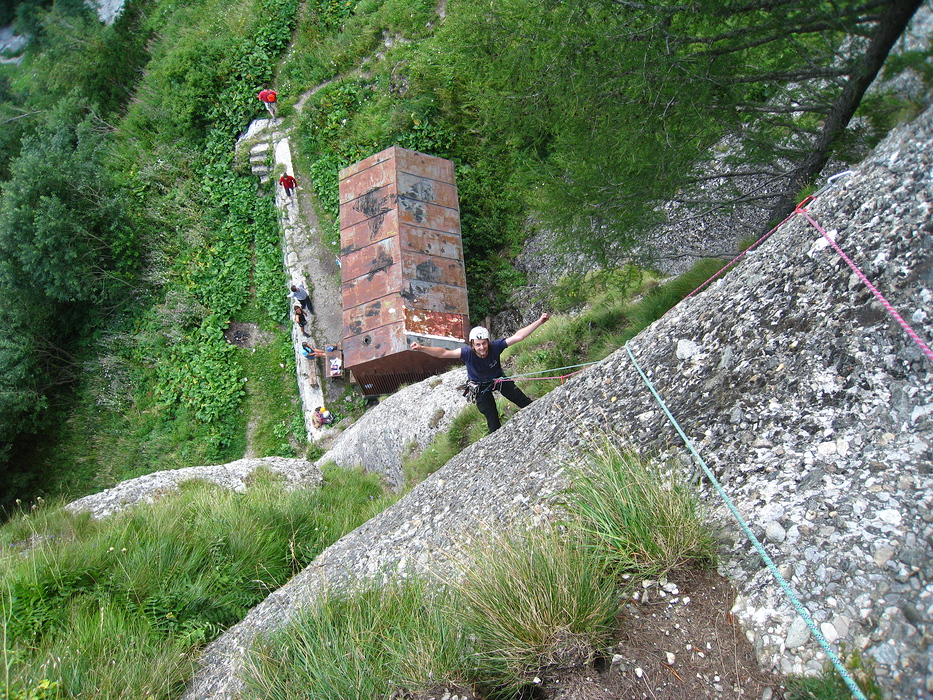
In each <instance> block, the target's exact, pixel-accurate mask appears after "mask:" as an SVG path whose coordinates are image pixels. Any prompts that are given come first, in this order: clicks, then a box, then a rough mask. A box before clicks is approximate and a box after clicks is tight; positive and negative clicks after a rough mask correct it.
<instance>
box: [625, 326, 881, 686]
mask: <svg viewBox="0 0 933 700" xmlns="http://www.w3.org/2000/svg"><path fill="white" fill-rule="evenodd" d="M625 350H626V352H628V356H629V358H630V359H631V360H632V364H633V365H635V369H636V370H637V371H638V374H639V375H640V376H641V378H642V381H644V383H645V384H646V385H647V387H648V389H649V390H650V391H651V394H652V395H653V396H654V398H655V400H656V401H657V402H658V405H659V406H660V407H661V409H662V410H663V411H664V414H665V415H666V416H667V419H668V420H669V421H670V422H671V425H673V426H674V429H675V430H676V431H677V433H678V434H679V435H680V437H681V439H682V440H683V441H684V444H685V445H686V446H687V449H689V450H690V452H691V453H692V454H693V457H694V459H696V461H697V464H699V465H700V468H701V469H703V472H704V473H705V474H706V476H707V478H709V480H710V482H712V484H713V486H714V487H715V488H716V491H717V493H719V495H720V496H721V497H722V499H723V501H725V503H726V506H727V507H728V508H729V510H730V512H731V513H732V515H733V516H734V517H735V519H736V520H737V521H738V523H739V526H740V527H741V528H742V531H743V532H744V533H745V535H746V536H747V537H748V539H749V540H751V543H752V544H753V545H754V546H755V549H756V550H757V551H758V555H759V556H760V557H761V559H762V561H764V563H765V564H766V565H767V567H768V570H769V571H770V572H771V574H772V575H773V576H774V579H775V580H776V581H777V583H778V585H779V586H780V587H781V589H782V590H783V591H784V594H785V595H786V596H787V598H788V599H789V600H790V603H791V605H793V606H794V609H795V610H796V611H797V613H798V614H799V615H800V617H801V618H803V621H804V622H806V623H807V627H809V628H810V631H811V632H812V633H813V636H814V637H815V638H816V641H817V642H819V644H820V646H821V647H823V651H825V652H826V656H827V658H829V660H830V661H831V662H832V664H833V666H834V667H835V668H836V670H837V671H838V672H839V675H840V676H841V677H842V679H843V680H844V681H845V683H846V685H847V686H849V690H851V691H852V695H854V696H855V697H856V698H858V700H867V698H866V697H865V694H864V693H863V692H862V690H861V689H860V688H859V687H858V685H856V683H855V680H854V679H853V678H852V676H851V675H850V674H849V671H848V670H847V669H846V668H845V666H844V665H843V664H842V661H840V660H839V657H837V656H836V654H835V652H833V650H832V649H831V648H830V646H829V642H827V641H826V638H825V637H823V635H822V633H820V631H819V629H817V627H816V623H815V622H814V621H813V618H811V617H810V613H808V612H807V609H806V608H805V607H804V606H803V603H801V602H800V599H799V598H798V597H797V595H796V594H795V593H794V591H793V589H792V588H791V587H790V584H788V583H787V581H786V580H785V578H784V577H783V576H781V573H780V572H779V571H778V570H777V567H776V566H775V565H774V561H772V559H771V557H770V556H768V553H767V552H766V551H765V548H764V547H763V546H762V544H761V542H760V541H759V540H758V538H757V537H756V536H755V533H754V532H752V531H751V529H750V528H749V526H748V524H747V523H746V522H745V519H744V518H743V517H742V514H741V513H739V510H738V508H736V506H735V504H734V503H733V502H732V499H731V498H729V496H728V494H726V492H725V490H723V488H722V485H721V484H720V483H719V479H717V478H716V475H715V474H714V473H713V471H712V470H711V469H710V468H709V467H708V466H707V465H706V462H705V461H703V458H702V457H701V456H700V453H699V452H697V451H696V448H694V446H693V443H692V442H691V441H690V438H688V437H687V434H686V433H684V431H683V429H682V428H681V427H680V424H679V423H678V422H677V420H676V419H675V418H674V416H673V414H671V412H670V411H669V410H668V408H667V404H665V403H664V400H663V399H662V398H661V396H660V395H659V394H658V392H657V390H656V389H655V387H654V385H653V384H652V383H651V380H650V379H648V377H647V375H646V374H645V373H644V372H643V371H642V368H641V366H640V365H639V364H638V361H637V360H636V359H635V355H633V354H632V351H631V349H630V348H629V346H628V343H626V344H625Z"/></svg>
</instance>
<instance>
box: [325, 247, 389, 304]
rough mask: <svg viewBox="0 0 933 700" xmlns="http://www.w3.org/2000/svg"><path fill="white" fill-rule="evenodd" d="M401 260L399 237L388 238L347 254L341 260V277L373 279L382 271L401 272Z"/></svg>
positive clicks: (347, 279)
mask: <svg viewBox="0 0 933 700" xmlns="http://www.w3.org/2000/svg"><path fill="white" fill-rule="evenodd" d="M401 262H402V253H401V251H400V250H399V240H398V238H396V237H392V238H386V239H383V240H381V241H377V242H376V243H373V244H372V245H368V246H366V247H365V248H360V249H358V250H354V251H352V252H350V253H347V254H345V255H344V256H343V258H342V259H341V262H340V278H341V280H342V281H343V282H344V283H346V282H350V281H352V280H355V279H357V278H359V277H367V278H369V279H373V278H375V277H376V276H378V275H380V274H381V273H390V275H391V273H393V272H395V273H397V274H400V273H398V271H397V268H398V267H399V265H400V264H401ZM393 268H396V270H393ZM393 278H394V277H393ZM396 289H398V288H397V287H396ZM380 296H381V295H380ZM344 306H346V304H344Z"/></svg>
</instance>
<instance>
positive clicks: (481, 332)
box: [470, 326, 489, 343]
mask: <svg viewBox="0 0 933 700" xmlns="http://www.w3.org/2000/svg"><path fill="white" fill-rule="evenodd" d="M474 340H489V331H487V330H486V329H485V328H483V327H482V326H477V327H476V328H474V329H473V330H471V331H470V342H471V343H472V342H473V341H474Z"/></svg>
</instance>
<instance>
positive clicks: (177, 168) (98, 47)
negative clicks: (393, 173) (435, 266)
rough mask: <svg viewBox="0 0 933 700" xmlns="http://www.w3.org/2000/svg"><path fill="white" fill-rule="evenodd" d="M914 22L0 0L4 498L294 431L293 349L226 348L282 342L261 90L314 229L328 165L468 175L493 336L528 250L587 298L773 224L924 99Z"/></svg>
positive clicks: (479, 291) (475, 263) (466, 227)
mask: <svg viewBox="0 0 933 700" xmlns="http://www.w3.org/2000/svg"><path fill="white" fill-rule="evenodd" d="M927 4H928V3H927ZM923 5H924V3H923V2H922V0H691V1H690V2H683V1H680V0H678V1H675V0H662V1H660V2H654V3H641V2H634V1H630V0H581V2H576V3H564V2H559V1H557V0H497V1H496V2H488V1H487V0H449V2H447V3H441V4H440V5H438V3H437V2H435V1H434V0H431V1H430V2H429V1H427V0H305V1H304V2H300V1H299V0H193V1H190V0H189V1H188V2H180V1H179V0H129V1H128V2H127V3H126V4H125V5H124V7H123V9H122V11H121V12H120V14H119V15H118V17H117V19H116V21H114V22H113V23H112V24H105V23H102V22H101V21H100V20H99V19H98V17H97V15H96V13H95V12H94V10H93V9H92V8H89V7H88V6H87V5H85V4H84V3H83V2H80V1H79V0H52V1H51V2H50V1H49V0H24V1H23V2H16V0H3V2H2V3H0V25H10V26H12V27H13V28H14V29H15V30H16V32H18V33H19V34H22V35H24V36H27V37H28V38H29V43H28V45H27V48H26V49H25V52H24V53H23V54H22V55H21V57H20V56H17V57H15V58H17V60H9V59H12V58H14V57H13V56H3V58H4V59H6V60H4V62H3V63H2V64H0V126H2V128H0V288H2V289H0V299H2V300H3V301H2V305H0V328H2V335H0V508H4V509H5V508H9V507H10V506H11V505H12V504H13V503H14V502H15V501H16V500H17V499H19V500H21V501H28V500H29V499H32V498H34V497H37V496H43V495H44V496H48V495H68V496H72V497H77V496H80V495H84V494H86V493H89V492H92V491H96V490H100V489H101V488H104V487H106V486H109V485H112V484H113V483H115V482H117V481H120V480H123V479H126V478H130V477H133V476H138V475H141V474H145V473H150V472H153V471H156V470H159V469H165V468H173V467H181V466H192V465H197V464H209V463H219V462H223V461H229V460H232V459H237V458H239V457H241V456H242V455H243V451H244V445H245V437H244V436H245V431H246V425H247V422H248V421H250V420H257V419H258V420H261V421H262V420H265V421H266V424H267V425H266V428H267V430H268V432H269V433H270V435H272V437H271V438H270V441H269V447H267V448H265V450H266V452H268V453H269V454H289V455H290V454H293V453H294V450H295V447H294V445H295V441H296V440H299V441H300V439H303V438H302V437H301V436H299V433H303V427H302V425H301V422H300V420H298V421H296V420H295V417H296V411H297V409H296V408H295V404H294V389H293V388H291V389H289V388H288V387H289V384H293V383H294V371H293V370H292V369H291V367H290V366H289V363H290V362H292V360H291V353H290V349H289V348H288V347H287V343H284V342H283V343H277V344H274V345H273V346H271V347H270V348H269V350H268V351H267V352H265V354H264V355H262V356H261V357H259V358H255V359H250V360H247V359H244V358H242V357H238V356H235V349H234V348H233V347H232V346H231V345H229V344H228V343H226V342H225V340H224V337H223V332H224V330H225V329H226V328H227V327H228V325H229V324H230V323H231V322H232V321H240V322H242V321H249V322H253V323H256V324H258V325H259V326H260V327H261V328H264V329H268V330H269V331H272V332H279V335H281V336H283V337H284V335H285V334H284V333H281V332H280V329H281V327H282V324H283V322H285V317H284V314H285V312H286V309H285V307H284V305H283V304H282V296H283V290H284V286H285V283H286V280H285V278H284V272H283V269H282V256H281V251H280V248H279V230H278V222H277V215H276V212H275V211H274V208H273V205H272V201H271V197H268V196H266V195H267V193H266V192H263V191H262V190H257V181H256V178H255V177H254V176H253V175H251V174H250V172H249V171H248V168H244V167H243V165H242V163H239V162H238V161H237V159H236V158H235V155H234V143H235V141H236V139H237V137H238V135H240V134H241V133H242V132H243V131H244V130H245V128H246V127H247V126H248V124H249V123H250V121H251V120H253V119H255V118H257V117H259V116H261V113H262V107H261V105H260V103H259V102H258V101H257V100H256V93H257V92H258V91H259V90H260V89H262V88H264V87H275V89H276V90H277V91H278V92H279V95H280V105H279V113H280V116H282V117H283V118H284V119H285V120H286V121H288V120H291V124H292V125H293V126H294V128H295V130H296V131H295V133H296V134H297V138H296V143H297V150H298V152H297V159H298V162H299V164H300V166H301V169H302V171H303V172H306V173H307V174H308V176H309V178H310V180H311V183H310V184H311V186H312V187H313V190H314V194H315V198H316V201H317V204H318V213H319V215H320V217H321V219H322V221H324V222H325V224H324V225H325V227H327V229H328V231H329V232H330V235H333V234H334V231H335V230H336V213H337V173H338V171H339V169H340V168H341V167H344V166H346V165H349V164H351V163H353V162H355V161H356V160H359V159H361V158H363V157H366V156H368V155H371V154H372V153H375V152H377V151H379V150H382V149H384V148H386V147H388V146H391V145H394V144H397V145H401V146H404V147H406V148H412V149H416V150H419V151H423V152H426V153H430V154H433V155H437V156H441V157H445V158H450V159H452V160H453V161H454V162H455V164H456V168H457V171H456V172H457V183H458V188H459V194H460V201H461V218H462V227H463V239H464V253H465V259H466V262H467V274H468V284H469V291H470V307H471V313H472V315H473V316H474V317H476V318H482V317H484V316H486V315H488V314H494V313H496V312H498V311H501V310H503V309H506V308H508V307H509V304H510V296H511V293H512V292H513V291H514V290H515V289H516V288H519V287H521V286H522V284H523V282H524V280H523V275H522V273H521V271H520V270H518V269H517V268H516V266H515V264H514V263H515V259H516V257H517V256H518V254H519V252H520V251H521V249H522V246H523V244H524V243H525V241H526V240H527V239H528V238H529V237H531V236H532V235H535V234H536V233H540V232H542V231H544V232H547V233H548V234H549V236H548V237H549V240H550V241H551V245H552V246H553V251H554V254H555V256H558V257H559V258H563V259H564V260H565V269H566V273H567V275H568V277H569V278H570V279H577V280H582V279H585V278H584V277H583V275H584V273H585V272H586V271H587V269H590V268H593V267H611V266H615V265H623V264H628V263H631V262H636V263H637V264H639V265H642V266H645V267H651V266H652V265H653V264H654V263H655V262H656V261H657V259H659V258H663V256H664V253H665V251H664V250H663V249H661V248H659V247H658V246H657V245H656V244H648V243H647V242H648V241H651V240H656V239H652V238H651V236H652V234H653V233H654V232H657V231H658V230H659V228H663V227H664V226H665V225H668V224H669V223H670V220H671V219H673V218H676V219H678V220H679V221H680V222H684V221H687V222H689V221H693V220H696V221H701V220H703V219H704V217H714V216H715V217H725V220H728V221H731V222H733V226H734V229H735V239H736V245H737V244H738V241H739V239H741V238H743V237H748V236H753V235H755V234H756V233H757V234H760V233H761V232H763V231H764V230H766V229H767V228H768V227H769V224H772V223H773V222H776V221H779V220H781V219H782V218H783V217H784V216H785V215H786V214H787V213H789V211H791V209H792V207H793V203H794V202H795V201H797V199H798V198H799V197H800V195H801V194H802V193H805V192H806V191H807V188H810V187H812V186H813V185H814V183H815V182H816V181H817V178H818V176H819V175H820V174H821V173H822V172H823V171H824V169H825V168H826V167H827V164H830V163H834V164H845V163H851V162H855V161H856V160H858V159H859V158H861V157H862V156H864V154H865V153H866V152H867V151H868V150H869V149H870V148H871V147H872V146H873V145H874V144H875V143H877V142H878V140H879V139H880V138H882V137H883V136H884V135H885V134H886V133H887V132H888V131H889V130H890V129H891V128H892V127H893V126H894V125H896V124H898V123H899V122H901V121H904V120H906V119H909V118H910V117H912V116H914V115H916V114H917V113H919V111H921V110H922V109H923V108H924V107H925V106H926V105H927V104H928V97H927V98H925V97H924V96H925V95H926V96H928V95H929V94H930V91H929V87H930V83H931V81H933V71H931V67H930V66H931V63H930V60H929V59H930V55H929V54H930V49H929V41H927V42H926V43H925V44H919V45H918V46H913V45H909V44H908V43H907V42H905V40H904V36H905V31H906V30H907V29H908V27H909V25H910V22H911V20H912V18H913V17H914V15H915V13H917V11H918V10H920V9H921V7H922V6H923ZM923 9H924V11H928V9H929V8H928V7H926V8H923ZM19 58H21V59H22V60H19ZM905 80H909V81H910V82H911V84H913V85H915V86H916V85H919V88H915V89H913V90H910V91H907V90H905V89H904V87H903V85H904V81H905ZM302 97H305V98H306V99H307V102H306V104H305V107H304V109H303V110H302V112H301V114H298V113H297V112H296V111H295V110H294V104H295V103H296V102H297V101H298V100H299V99H300V98H302ZM245 362H258V363H261V364H258V365H254V366H251V367H249V368H247V367H246V366H245V365H244V363H245ZM247 369H249V372H251V373H253V374H256V375H261V376H262V377H263V381H264V382H266V385H267V386H266V388H265V391H266V392H267V393H268V394H270V395H272V396H275V397H278V400H277V402H276V403H277V404H279V405H278V406H277V407H276V409H275V411H276V412H275V413H274V415H269V416H260V417H259V418H257V413H261V412H262V411H261V410H260V409H259V408H257V406H258V405H259V404H258V403H257V401H258V400H257V399H255V392H256V390H255V389H248V388H245V386H244V383H243V377H244V376H245V373H246V372H247ZM251 392H253V393H252V394H251ZM260 456H263V455H260Z"/></svg>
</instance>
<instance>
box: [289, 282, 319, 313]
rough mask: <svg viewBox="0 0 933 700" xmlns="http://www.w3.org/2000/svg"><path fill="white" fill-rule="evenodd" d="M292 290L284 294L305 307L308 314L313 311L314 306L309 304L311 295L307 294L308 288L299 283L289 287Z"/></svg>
mask: <svg viewBox="0 0 933 700" xmlns="http://www.w3.org/2000/svg"><path fill="white" fill-rule="evenodd" d="M290 289H291V290H292V291H291V292H289V293H288V294H286V295H285V296H286V297H287V298H289V299H294V300H295V301H297V302H298V303H299V304H301V305H302V306H303V307H304V308H305V309H307V311H308V313H309V314H313V313H314V307H313V306H311V295H310V294H308V290H307V289H305V288H304V286H302V285H300V284H293V285H292V286H291V288H290Z"/></svg>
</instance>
